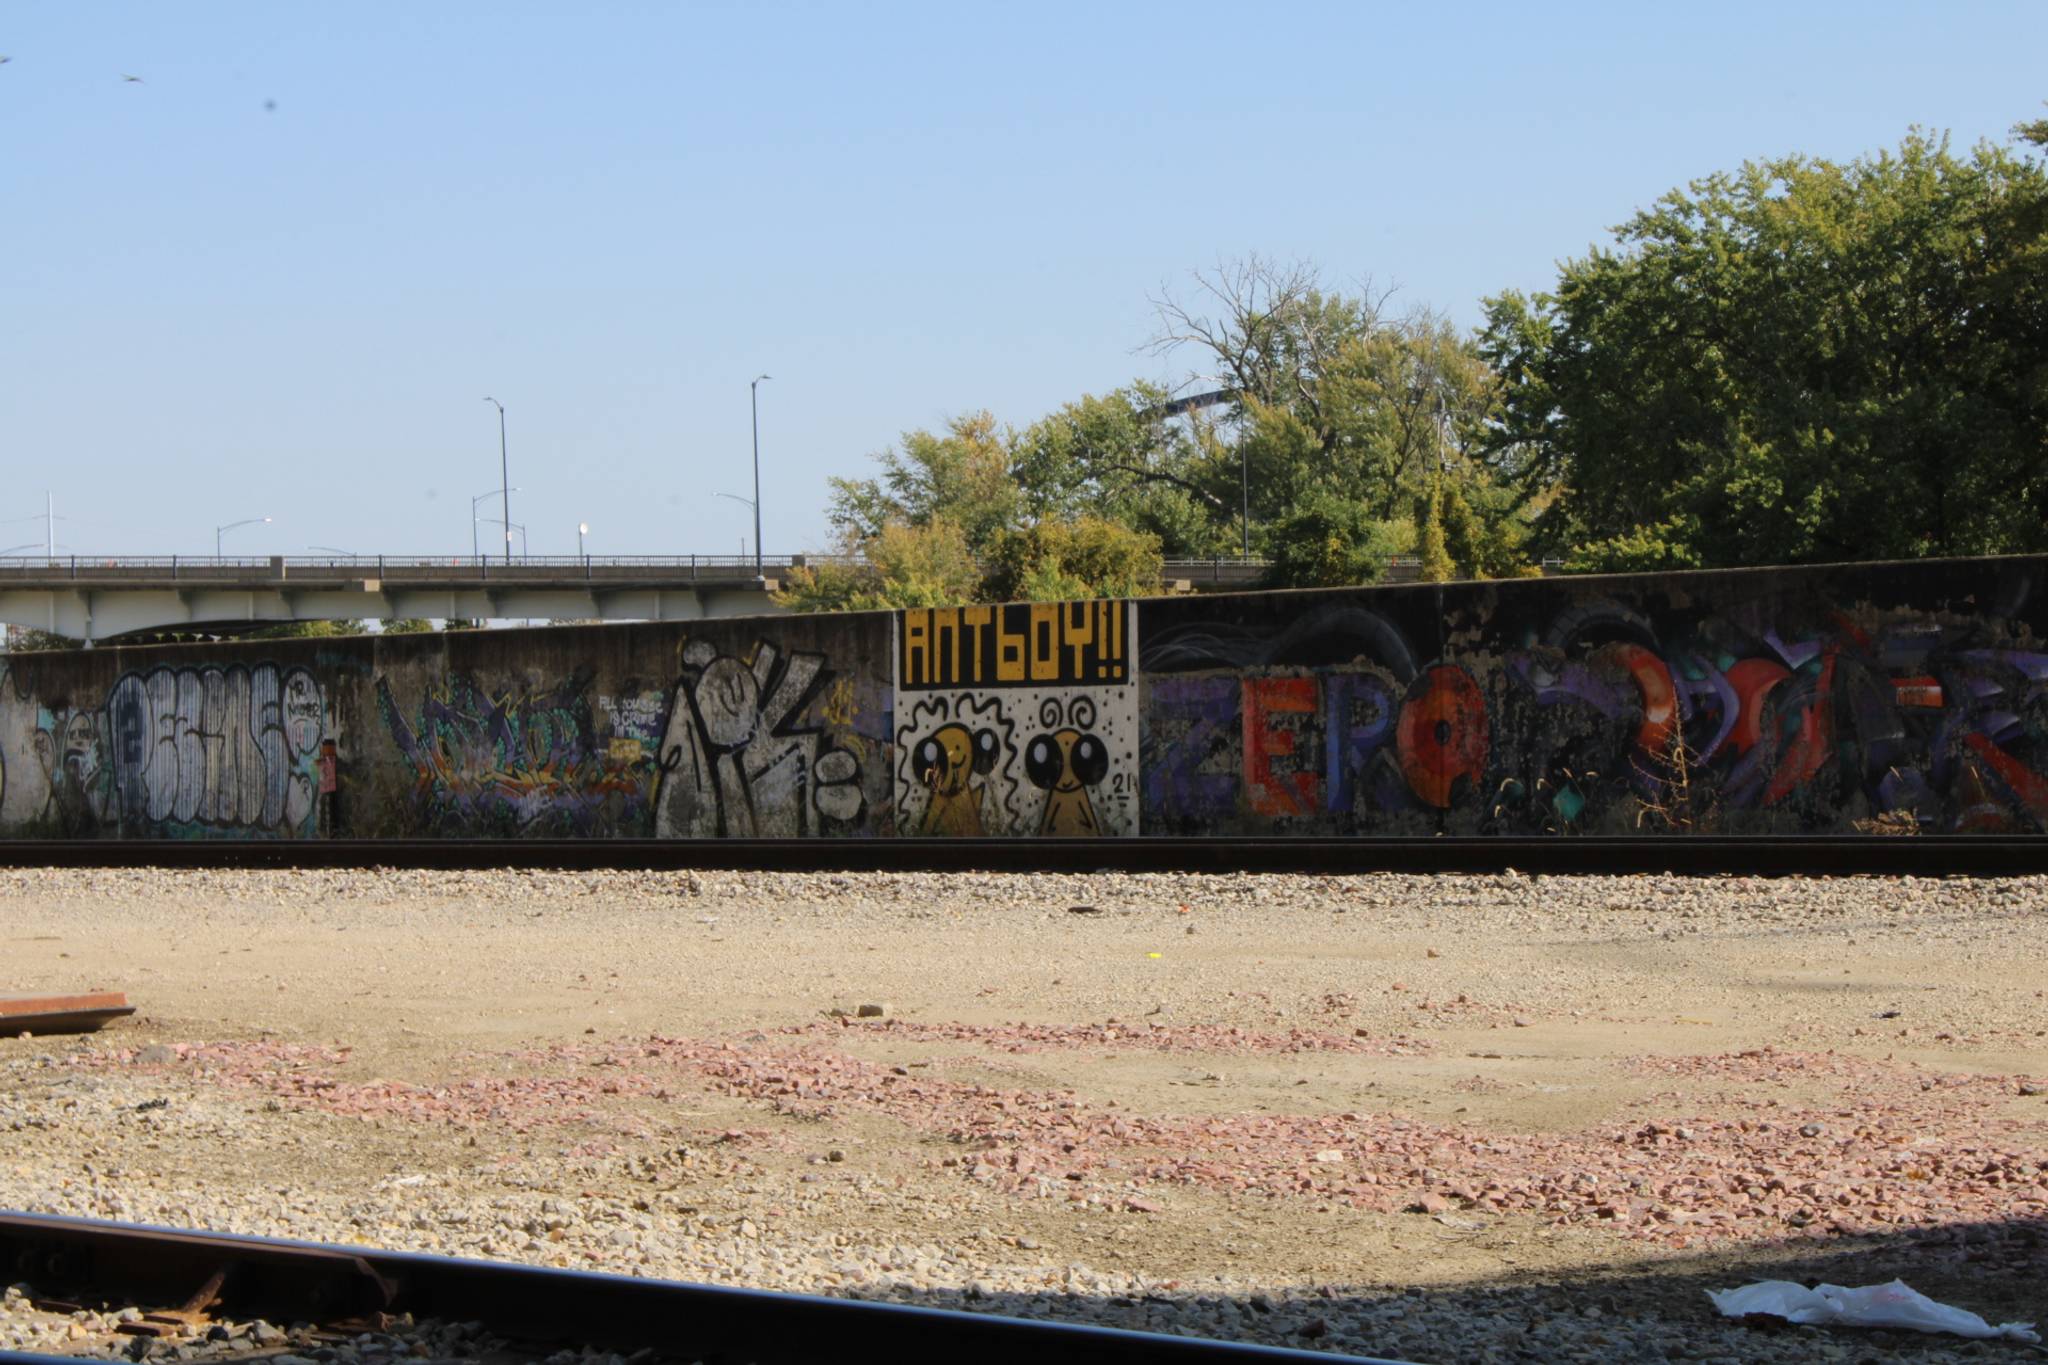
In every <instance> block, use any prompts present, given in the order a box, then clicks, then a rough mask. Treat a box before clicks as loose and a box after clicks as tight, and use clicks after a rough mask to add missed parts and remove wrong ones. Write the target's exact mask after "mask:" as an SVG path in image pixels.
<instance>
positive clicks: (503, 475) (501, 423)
mask: <svg viewBox="0 0 2048 1365" xmlns="http://www.w3.org/2000/svg"><path fill="white" fill-rule="evenodd" d="M484 401H485V402H486V403H489V404H490V405H491V406H492V407H494V408H496V409H497V410H498V491H499V492H500V493H502V494H504V495H505V506H504V513H505V528H506V529H505V562H506V563H507V564H510V563H511V562H512V529H511V528H512V470H511V467H510V466H509V465H508V464H507V463H506V461H505V405H504V404H503V403H500V402H499V401H498V400H497V399H495V398H492V397H491V396H490V395H488V394H486V395H485V396H484ZM469 530H470V535H471V536H472V537H474V536H475V535H476V526H475V524H474V523H472V524H471V525H470V528H469Z"/></svg>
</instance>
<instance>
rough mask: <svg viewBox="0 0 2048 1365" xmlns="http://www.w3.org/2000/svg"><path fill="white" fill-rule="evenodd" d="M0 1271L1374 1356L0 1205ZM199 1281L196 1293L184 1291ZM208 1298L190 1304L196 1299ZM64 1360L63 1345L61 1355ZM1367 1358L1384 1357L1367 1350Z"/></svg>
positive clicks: (566, 1334) (281, 1312)
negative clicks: (73, 1215)
mask: <svg viewBox="0 0 2048 1365" xmlns="http://www.w3.org/2000/svg"><path fill="white" fill-rule="evenodd" d="M0 1268H5V1269H6V1272H7V1275H8V1277H9V1278H11V1279H26V1280H28V1281H29V1282H30V1284H31V1285H33V1286H34V1287H35V1288H36V1289H38V1290H46V1291H55V1290H58V1289H60V1288H61V1289H62V1290H63V1291H64V1292H65V1293H66V1294H67V1295H68V1296H70V1298H71V1299H72V1301H74V1302H75V1301H77V1300H78V1299H79V1298H81V1297H87V1296H92V1297H98V1298H100V1299H102V1300H104V1301H108V1302H119V1303H121V1304H123V1305H130V1304H132V1305H134V1306H138V1307H140V1306H142V1305H145V1304H180V1303H188V1302H196V1301H197V1300H198V1299H207V1300H210V1301H212V1302H217V1303H218V1304H219V1305H220V1307H221V1309H222V1310H223V1311H224V1312H226V1313H228V1314H230V1315H231V1316H234V1317H237V1318H243V1319H253V1318H263V1319H266V1320H269V1321H273V1322H289V1321H295V1320H296V1321H308V1322H315V1323H321V1324H325V1323H333V1322H351V1321H360V1320H362V1319H365V1318H369V1319H374V1317H375V1315H376V1314H379V1313H383V1314H391V1315H394V1316H395V1315H399V1314H411V1315H412V1317H413V1318H414V1319H415V1320H422V1319H427V1318H436V1319H441V1320H444V1321H451V1322H481V1323H482V1324H483V1325H484V1327H485V1329H486V1330H488V1331H490V1332H491V1333H492V1334H494V1335H497V1336H501V1337H505V1338H509V1339H512V1340H515V1341H520V1342H544V1343H558V1344H564V1345H570V1344H573V1345H577V1346H585V1345H587V1346H597V1347H602V1348H605V1349H609V1350H615V1351H626V1352H631V1351H635V1350H640V1349H644V1348H648V1347H653V1348H655V1349H657V1350H658V1351H659V1352H660V1354H661V1355H662V1356H663V1357H665V1358H682V1359H701V1360H706V1361H733V1362H738V1361H753V1362H757V1363H758V1365H780V1362H784V1361H790V1362H798V1361H801V1362H805V1363H806V1365H808V1363H809V1362H812V1361H817V1360H824V1359H834V1360H873V1359H912V1360H916V1359H926V1360H972V1361H973V1362H975V1365H1009V1363H1010V1362H1015V1363H1016V1365H1042V1362H1044V1361H1047V1360H1053V1361H1059V1362H1061V1365H1090V1363H1093V1362H1101V1363H1102V1365H1109V1363H1110V1362H1135V1363H1136V1365H1149V1363H1150V1362H1162V1363H1163V1365H1178V1363H1179V1362H1190V1363H1192V1362H1204V1361H1216V1362H1229V1361H1294V1362H1300V1363H1301V1365H1308V1363H1309V1362H1324V1363H1325V1365H1327V1363H1328V1362H1331V1361H1361V1360H1363V1361H1369V1362H1370V1361H1372V1360H1374V1359H1375V1358H1372V1357H1360V1356H1344V1355H1336V1354H1332V1353H1329V1352H1322V1351H1301V1350H1293V1349H1289V1348H1286V1347H1277V1346H1261V1345H1252V1344H1247V1343H1240V1342H1227V1341H1215V1340H1210V1339H1207V1338H1202V1337H1180V1336H1168V1335H1165V1334H1162V1333H1155V1332H1134V1331H1128V1330H1124V1329H1121V1328H1112V1327H1094V1326H1088V1325H1085V1324H1079V1323H1062V1322H1041V1321H1033V1320H1027V1319H1022V1318H1006V1317H1001V1316H999V1315H996V1314H993V1313H971V1312H962V1311H959V1310H955V1309H943V1308H925V1307H921V1306H917V1305H908V1304H884V1303H872V1302H864V1301H859V1300H852V1299H833V1298H825V1297H822V1296H819V1295H814V1294H784V1293H774V1292H770V1291H767V1290H758V1289H731V1288H725V1287H721V1286H716V1285H703V1284H689V1283H684V1282H681V1281H675V1280H654V1279H642V1278H639V1277H635V1276H630V1275H613V1274H603V1273H598V1272H593V1271H574V1270H554V1269H549V1268H546V1267H541V1266H526V1265H511V1264H506V1263H502V1262H493V1261H472V1260H458V1259H456V1258H453V1257H447V1256H429V1255H423V1254H419V1253H414V1252H398V1251H380V1250H373V1249H368V1248H364V1247H342V1246H330V1245H325V1244H322V1243H317V1242H294V1241H285V1240H281V1239H277V1238H266V1237H244V1236H233V1235H228V1234H223V1233H210V1232H192V1231H188V1230H183V1229H175V1228H159V1227H151V1226H147V1225H141V1224H130V1223H111V1222H104V1221H101V1220H98V1219H84V1218H64V1217H57V1216H53V1215H46V1214H24V1213H9V1212H5V1211H0ZM195 1290H197V1291H199V1293H198V1295H197V1297H196V1298H195V1294H194V1291H195ZM204 1306H206V1305H204V1304H202V1307H204ZM58 1358H59V1357H48V1356H30V1355H24V1354H20V1353H17V1354H15V1355H12V1356H9V1355H6V1354H0V1360H50V1359H58ZM65 1358H66V1359H70V1360H72V1361H74V1362H75V1361H76V1357H75V1356H74V1357H65ZM1377 1365H1398V1363H1397V1362H1391V1361H1386V1360H1379V1361H1378V1362H1377Z"/></svg>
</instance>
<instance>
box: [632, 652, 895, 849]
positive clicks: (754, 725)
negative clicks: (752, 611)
mask: <svg viewBox="0 0 2048 1365" xmlns="http://www.w3.org/2000/svg"><path fill="white" fill-rule="evenodd" d="M682 658H683V670H682V677H681V679H680V680H679V681H678V682H677V683H676V686H675V692H674V695H673V698H672V699H671V701H670V704H669V710H668V722H667V726H666V728H665V730H664V733H663V738H662V742H661V761H660V767H661V787H660V791H659V793H658V794H657V796H656V798H655V812H656V813H655V825H654V832H655V833H656V834H657V835H659V836H661V837H664V838H691V839H703V838H741V839H789V838H797V837H800V836H803V835H809V834H839V833H849V832H854V831H856V830H858V829H859V828H860V827H861V825H862V822H863V819H864V817H865V816H866V814H867V806H868V800H867V795H866V792H865V791H864V789H863V786H862V758H863V752H862V751H863V749H864V748H865V746H863V745H859V743H858V741H857V740H852V739H849V740H848V742H846V743H836V742H833V740H832V738H831V737H830V736H829V735H828V733H827V732H828V730H844V729H845V728H846V727H847V726H848V725H849V724H850V722H851V719H852V717H851V715H850V714H849V713H850V710H851V701H850V697H851V693H852V681H851V680H850V679H845V678H841V677H839V676H838V675H837V674H835V673H834V672H833V670H832V669H830V668H828V667H827V666H826V662H825V656H824V655H823V654H822V653H819V652H816V651H809V650H791V651H788V652H786V653H785V652H784V651H783V650H781V649H778V648H777V647H776V646H775V645H773V644H770V643H768V642H767V641H764V640H757V641H756V642H755V643H754V646H753V648H752V650H751V651H749V652H748V654H747V655H746V656H745V657H741V656H739V655H734V654H722V653H720V652H719V650H718V648H717V646H716V645H714V644H713V643H711V642H710V641H708V640H690V641H689V642H687V643H686V644H685V645H684V646H683V653H682Z"/></svg>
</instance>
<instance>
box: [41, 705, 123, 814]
mask: <svg viewBox="0 0 2048 1365" xmlns="http://www.w3.org/2000/svg"><path fill="white" fill-rule="evenodd" d="M108 747H109V746H108V743H107V718H106V714H105V712H103V711H101V710H99V709H98V708H94V707H82V708H79V709H76V710H73V709H69V708H62V707H60V708H58V709H57V710H54V711H52V710H48V709H45V708H41V707H39V708H37V722H36V736H35V750H36V767H37V769H38V772H39V774H40V778H41V782H42V786H43V789H44V791H45V793H46V796H45V804H44V808H43V817H44V822H45V824H46V825H47V826H48V827H49V828H51V829H53V830H55V831H57V832H59V833H62V834H67V835H74V836H75V835H87V834H91V833H93V832H94V831H96V830H98V829H100V828H101V827H102V826H103V825H105V824H106V823H107V822H108V820H109V818H110V817H111V816H112V814H113V810H114V770H113V767H112V765H111V764H109V763H108V761H107V751H108Z"/></svg>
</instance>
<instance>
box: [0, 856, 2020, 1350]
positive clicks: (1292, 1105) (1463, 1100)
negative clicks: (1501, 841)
mask: <svg viewBox="0 0 2048 1365" xmlns="http://www.w3.org/2000/svg"><path fill="white" fill-rule="evenodd" d="M2044 905H2048V881H2044V880H2042V879H2024V878H2023V879H2005V880H1961V879H1956V880H1950V879H1941V878H1917V879H1916V878H1868V879H1859V878H1843V879H1789V878H1788V879H1761V878H1735V877H1719V878H1681V877H1617V878H1599V877H1548V876H1546V877H1540V878H1539V877H1528V876H1521V875H1516V874H1509V875H1506V876H1441V877H1427V876H1392V875H1388V876H1357V877H1326V878H1324V877H1286V876H1239V877H1230V876H1223V877H1216V876H1172V875H1126V874H1114V873H1103V874H1097V875H1092V876H1067V875H1046V876H1026V875H961V874H815V875H813V874H805V875H797V874H767V873H736V872H735V873H709V872H703V873H690V872H662V873H652V872H649V873H624V872H602V873H536V872H501V873H485V872H428V871H381V870H380V871H360V872H358V871H307V872H172V871H151V870H125V869H124V870H35V869H29V870H9V871H6V872H0V994H4V995H27V994H40V993H58V992H73V991H83V990H90V989H113V990H125V991H126V992H127V993H128V994H129V996H130V998H131V1000H132V1001H133V1002H134V1003H136V1004H137V1005H138V1006H139V1007H140V1013H139V1014H138V1015H137V1017H136V1018H134V1019H132V1020H129V1021H124V1022H122V1023H120V1024H118V1025H116V1026H114V1027H112V1028H110V1029H108V1030H107V1031H106V1032H104V1033H102V1034H100V1035H94V1036H89V1037H83V1038H47V1039H40V1038H27V1039H21V1038H15V1039H7V1040H4V1041H0V1206H7V1207H13V1208H21V1209H29V1210H35V1211H48V1212H62V1213H72V1214H84V1215H90V1216H96V1217H111V1218H121V1219H130V1220H136V1221H144V1222H153V1223H167V1224H174V1225H180V1226H195V1227H207V1228H215V1229H219V1230H222V1231H233V1232H249V1233H260V1234H265V1235H275V1236H288V1237H298V1238H305V1239H309V1240H317V1241H329V1242H343V1243H347V1242H355V1243H362V1244H367V1245H376V1246H386V1247H393V1248H399V1249H408V1250H421V1251H433V1252H442V1253H446V1254H453V1255H463V1256H482V1257H490V1258H496V1259H503V1260H516V1261H527V1262H533V1263H538V1264H547V1265H562V1266H574V1267H579V1268H589V1269H601V1270H611V1271H623V1272H627V1273H635V1274H646V1275H658V1276H663V1277H669V1278H677V1279H687V1280H699V1281H706V1282H712V1283H721V1284H735V1285H749V1286H757V1287H763V1288H771V1289H792V1290H803V1291H808V1292H822V1293H830V1294H842V1295H857V1296H863V1297H872V1298H881V1299H888V1300H892V1301H901V1302H913V1303H925V1304H932V1305H937V1306H947V1307H961V1308H968V1309H977V1310H991V1311H1002V1312H1012V1313H1021V1314H1024V1315H1027V1316H1039V1317H1057V1318H1065V1319H1070V1320H1081V1321H1088V1322H1095V1323H1101V1324H1105V1325H1111V1326H1119V1327H1133V1328H1139V1329H1145V1330H1155V1331H1173V1332H1192V1333H1198V1334H1202V1335H1210V1336H1220V1337H1227V1338H1232V1339H1244V1340H1254V1341H1261V1342H1268V1343H1273V1344H1283V1345H1289V1346H1300V1347H1307V1348H1310V1349H1328V1350H1338V1351H1353V1352H1358V1353H1370V1354H1379V1355H1386V1356H1394V1357H1404V1358H1409V1359H1415V1360H1433V1361H1434V1360H1444V1361H1449V1360H1487V1359H1497V1360H1560V1359H1562V1360H1571V1359H1583V1360H1615V1359H1641V1360H1659V1359H1716V1358H1721V1359H1732V1360H1745V1361H1747V1360H1787V1361H1790V1360H1802V1361H1803V1360H1831V1359H1840V1360H1861V1359H1868V1358H1877V1359H1886V1360H1890V1359H1900V1360H1949V1359H1959V1360H1960V1359H1998V1358H2006V1357H2011V1358H2019V1357H2021V1356H2022V1355H2025V1356H2028V1358H2031V1357H2032V1353H2031V1352H2029V1351H2028V1350H2027V1349H2026V1348H2023V1347H2019V1346H2014V1345H2009V1344H2003V1343H1965V1342H1960V1341H1956V1340H1953V1339H1942V1338H1937V1337H1920V1336H1916V1335H1912V1334H1905V1333H1892V1332H1887V1333H1856V1332H1842V1331H1834V1332H1824V1331H1816V1330H1805V1329H1800V1330H1792V1331H1786V1332H1768V1331H1763V1330H1760V1329H1758V1328H1755V1327H1749V1326H1743V1325H1740V1324H1734V1323H1729V1322H1725V1321H1723V1320H1721V1319H1719V1318H1718V1317H1716V1316H1715V1315H1714V1314H1713V1311H1712V1309H1711V1306H1710V1305H1709V1304H1708V1303H1707V1301H1706V1299H1705V1296H1704V1294H1703V1293H1702V1292H1701V1291H1702V1290H1704V1289H1706V1288H1720V1287H1727V1286H1730V1285H1734V1284H1739V1283H1743V1282H1745V1281H1747V1280H1751V1279H1761V1278H1787V1279H1811V1278H1826V1279H1829V1280H1833V1281H1836V1282H1839V1283H1849V1284H1858V1283H1869V1282H1875V1281H1881V1280H1886V1279H1890V1278H1892V1277H1893V1276H1895V1275H1896V1276H1900V1277H1903V1278H1904V1279H1906V1280H1907V1281H1908V1282H1909V1283H1911V1284H1913V1285H1914V1287H1916V1288H1918V1289H1920V1290H1922V1291H1923V1292H1926V1293H1929V1294H1931V1295H1933V1296H1934V1297H1936V1298H1939V1299H1943V1300H1945V1301H1949V1302H1955V1303H1958V1304H1960V1305H1961V1306H1964V1307H1968V1308H1970V1309H1972V1310H1974V1311H1978V1312H1981V1313H1983V1314H1984V1315H1985V1316H1986V1317H1988V1318H1991V1319H1992V1320H1994V1321H2002V1320H2011V1319H2022V1320H2024V1319H2031V1318H2033V1317H2035V1316H2037V1314H2038V1313H2039V1311H2040V1304H2039V1296H2040V1286H2041V1284H2042V1283H2043V1282H2044V1281H2043V1278H2042V1271H2043V1270H2044V1269H2048V1254H2044V1251H2043V1246H2042V1238H2043V1234H2044V1222H2048V1166H2044V1162H2048V1127H2044V1120H2048V1034H2044V1030H2048V1016H2044V1013H2043V1004H2044V1000H2043V997H2042V994H2041V992H2042V990H2043V988H2044V985H2048V980H2044V978H2048V974H2044V972H2043V971H2042V967H2043V949H2042V947H2041V945H2040V937H2041V936H2040V930H2039V924H2038V915H2039V912H2040V911H2041V909H2042V908H2043V907H2044ZM107 1330H108V1328H107V1324H106V1323H105V1322H104V1321H103V1319H101V1318H98V1317H93V1316H91V1315H90V1314H85V1315H59V1316H58V1317H52V1316H51V1315H49V1314H44V1313H39V1312H37V1311H35V1310H34V1309H33V1308H32V1307H31V1306H30V1304H29V1303H28V1300H27V1299H25V1298H21V1297H19V1296H17V1297H14V1298H12V1299H10V1300H8V1301H7V1302H6V1303H4V1304H0V1348H17V1349H20V1348H31V1349H44V1348H50V1347H64V1348H67V1349H81V1350H99V1349H104V1350H108V1351H119V1350H125V1349H127V1342H126V1339H122V1340H119V1341H114V1340H111V1339H109V1338H107V1336H106V1332H107ZM437 1340H438V1339H437ZM373 1345H375V1344H374V1343H373ZM159 1349H162V1348H159ZM223 1349H225V1348H223ZM309 1349H310V1348H309ZM320 1349H325V1350H330V1351H331V1350H334V1349H337V1348H336V1347H335V1345H334V1344H333V1343H327V1344H325V1345H323V1346H322V1347H321V1348H320ZM377 1349H380V1350H381V1349H383V1348H382V1347H381V1346H378V1347H377ZM439 1349H440V1348H439V1346H435V1347H434V1348H433V1350H432V1352H430V1353H436V1352H438V1351H439ZM479 1349H481V1348H479ZM456 1354H460V1352H457V1353H456ZM336 1358H340V1357H336Z"/></svg>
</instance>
